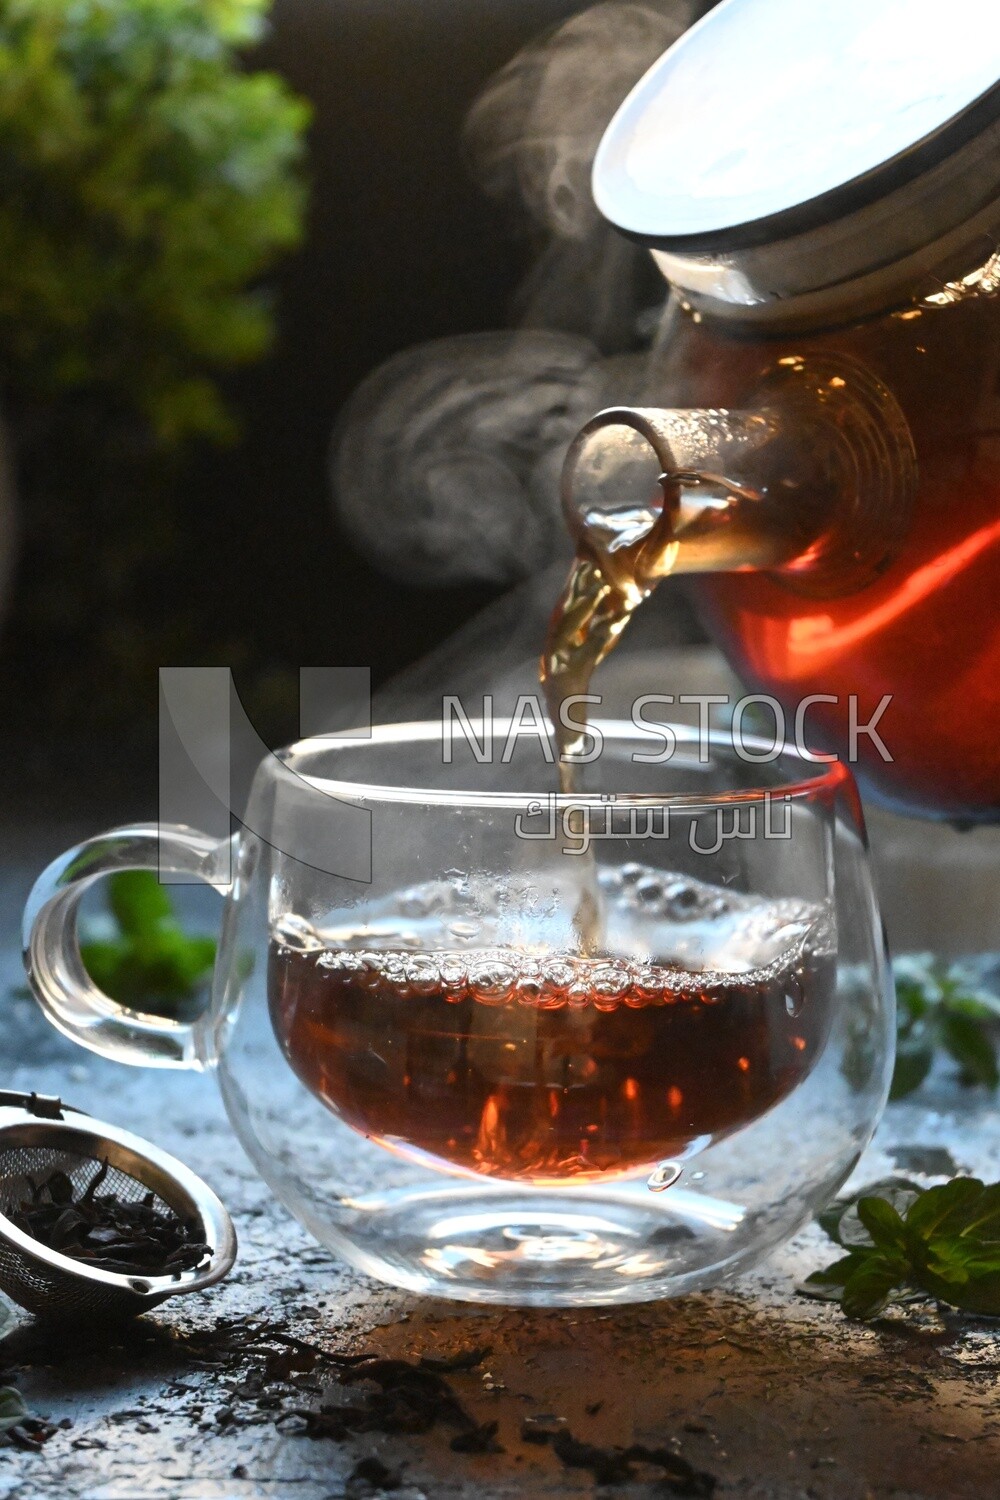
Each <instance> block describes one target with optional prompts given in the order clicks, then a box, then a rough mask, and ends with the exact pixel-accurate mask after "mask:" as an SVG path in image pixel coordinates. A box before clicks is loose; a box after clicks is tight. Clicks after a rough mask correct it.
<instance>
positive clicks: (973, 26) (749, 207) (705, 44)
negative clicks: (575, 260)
mask: <svg viewBox="0 0 1000 1500" xmlns="http://www.w3.org/2000/svg"><path fill="white" fill-rule="evenodd" d="M593 190H594V198H595V201H596V203H597V206H598V208H599V209H600V211H601V212H602V214H603V215H604V216H605V218H607V219H609V220H610V221H611V223H612V224H614V225H616V226H617V227H618V228H619V229H621V230H623V231H624V232H625V233H626V234H628V235H630V236H631V237H633V238H636V239H639V240H640V241H642V242H643V243H645V244H647V245H649V246H650V247H651V248H653V249H654V250H658V251H661V252H663V254H662V255H658V256H657V259H659V260H660V262H661V264H662V265H663V266H664V269H665V270H667V271H668V274H670V275H671V279H674V280H679V281H680V284H681V285H682V286H683V285H685V284H689V282H687V283H686V282H685V277H684V274H683V270H684V265H685V263H686V264H688V265H689V266H693V267H697V266H698V265H700V266H701V273H702V279H703V277H704V271H705V268H706V266H707V265H715V266H716V268H718V266H719V264H720V261H725V262H726V264H727V266H728V268H729V270H730V271H732V270H733V269H734V267H736V266H737V262H738V261H739V259H740V257H741V256H743V257H744V259H746V258H747V257H749V260H748V264H747V265H743V267H742V269H743V271H744V272H746V271H747V270H748V268H749V271H750V272H751V273H752V274H750V275H749V277H746V276H745V277H744V280H745V281H746V283H747V284H746V285H744V286H743V287H742V288H741V287H740V286H739V285H738V284H736V285H734V286H733V287H731V288H730V291H732V292H733V293H734V294H735V295H733V296H729V295H727V294H726V290H725V287H723V288H722V290H721V298H722V300H723V301H734V300H735V301H737V302H742V303H744V304H746V305H754V304H755V303H758V302H768V301H773V300H775V299H779V298H782V297H789V296H791V297H795V296H798V295H802V294H804V293H808V292H815V291H816V290H818V289H819V288H820V287H827V286H830V285H832V284H834V283H836V282H838V281H840V282H843V281H845V280H847V279H854V278H856V277H857V276H859V275H862V274H865V273H867V272H871V271H873V270H874V269H876V268H877V266H878V265H885V264H887V263H888V262H891V261H897V260H899V259H901V258H903V257H905V256H908V255H911V254H913V253H914V251H916V250H918V249H919V248H920V247H921V246H922V245H927V244H929V243H930V242H932V241H935V240H939V239H940V238H941V237H942V236H943V235H947V233H948V232H949V231H952V230H954V229H956V228H957V227H958V226H959V225H961V224H963V223H966V222H967V221H968V220H969V219H970V218H971V217H972V216H974V215H975V214H976V212H977V211H979V210H981V209H983V208H985V207H986V205H987V204H992V203H994V202H995V201H996V199H997V198H998V196H1000V25H998V23H997V12H996V0H948V3H947V4H946V5H942V4H941V0H812V3H808V4H804V3H803V0H723V3H722V4H721V5H718V6H717V7H716V8H715V9H714V10H712V11H711V12H709V14H708V15H707V16H706V17H705V18H704V19H703V20H702V21H700V22H699V23H698V24H697V25H696V26H694V27H692V28H691V30H690V31H688V32H686V33H685V34H684V35H683V36H682V37H681V38H680V40H679V41H677V42H676V43H675V44H674V45H673V46H672V47H671V48H670V49H669V51H667V52H666V53H664V55H663V56H662V57H661V58H660V59H659V60H658V61H657V62H656V63H654V65H653V67H652V68H651V69H650V70H649V72H648V73H646V75H645V77H644V78H642V79H641V80H640V82H639V83H638V84H637V85H636V87H635V88H634V89H633V90H632V92H631V94H629V96H628V98H627V99H626V100H625V102H624V103H623V104H622V106H621V107H620V109H619V110H618V112H617V113H616V115H615V116H614V118H613V120H612V121H611V124H610V125H609V126H608V128H607V130H606V132H605V134H604V137H603V139H602V141H601V144H600V147H599V149H598V152H597V156H596V159H595V162H594V174H593ZM886 205H889V208H888V211H886ZM880 206H881V210H882V211H881V212H880V211H879V209H880ZM873 210H874V212H873ZM901 218H902V219H903V220H904V221H905V222H904V223H900V222H899V220H900V219H901ZM832 225H837V226H838V229H837V231H836V234H835V235H831V233H830V227H831V226H832ZM810 235H814V236H815V235H818V239H816V240H815V241H814V242H813V243H812V244H806V243H805V241H807V240H808V239H809V237H810ZM794 242H800V243H798V244H795V243H794ZM779 244H780V245H781V246H783V247H784V248H783V252H782V254H783V255H784V258H785V259H786V260H787V259H789V255H788V252H789V250H791V252H792V253H791V256H790V260H791V262H792V264H790V265H789V266H787V267H786V270H785V272H784V273H783V271H782V268H781V260H782V255H778V256H775V255H774V254H772V255H770V256H767V255H765V256H763V257H762V256H761V254H760V253H759V252H760V250H761V248H762V247H777V246H778V245H779ZM817 258H818V264H814V265H813V266H812V269H811V270H809V269H807V267H806V265H805V264H803V263H802V262H803V260H805V261H808V260H810V259H812V260H813V261H814V262H815V261H817ZM762 261H763V262H764V263H766V264H767V265H768V267H769V269H768V270H767V273H766V274H764V275H763V276H762V275H761V274H760V273H761V268H762V267H761V263H762ZM679 270H680V272H681V274H680V275H678V271H679ZM694 279H695V282H696V283H697V282H698V279H699V278H698V275H697V274H696V275H695V277H694ZM723 280H725V278H723ZM730 280H732V277H730ZM689 281H690V278H689ZM736 281H737V283H738V282H739V278H738V277H737V278H736ZM758 283H759V284H758ZM810 283H812V284H810ZM700 289H701V290H706V288H704V287H702V288H700ZM694 290H695V291H697V290H699V287H698V285H697V284H696V285H695V287H694ZM709 295H711V291H709ZM716 295H720V291H719V289H718V288H716Z"/></svg>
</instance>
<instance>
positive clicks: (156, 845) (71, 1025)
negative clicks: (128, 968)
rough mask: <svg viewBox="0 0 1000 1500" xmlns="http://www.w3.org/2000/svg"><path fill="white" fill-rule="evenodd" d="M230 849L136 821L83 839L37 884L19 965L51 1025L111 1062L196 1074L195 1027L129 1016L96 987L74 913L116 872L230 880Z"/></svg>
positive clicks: (199, 1056) (171, 827)
mask: <svg viewBox="0 0 1000 1500" xmlns="http://www.w3.org/2000/svg"><path fill="white" fill-rule="evenodd" d="M228 867H229V846H228V844H225V843H223V844H220V843H219V842H218V841H217V840H215V839H210V838H209V837H208V836H207V835H206V834H203V833H196V832H195V831H194V829H191V828H182V827H180V826H178V825H177V824H169V823H168V824H156V823H137V824H132V825H131V826H129V827H126V828H116V829H113V830H112V831H111V832H110V833H103V834H99V835H98V837H97V838H92V839H87V841H86V842H85V843H83V844H78V845H77V846H76V848H75V849H70V850H69V851H68V853H66V854H63V855H61V856H60V858H59V859H57V860H55V861H53V863H52V864H51V865H49V867H48V869H46V870H44V871H43V872H42V874H41V875H40V876H39V877H38V879H37V880H36V881H35V885H34V888H33V889H32V892H31V895H30V896H29V897H28V904H27V906H26V907H25V912H24V928H23V937H24V965H25V968H26V969H27V971H28V978H29V979H30V981H31V986H32V989H33V990H34V992H35V995H36V997H37V999H38V1003H39V1004H40V1005H41V1007H42V1010H43V1011H44V1012H45V1014H46V1016H47V1017H48V1019H49V1020H50V1021H51V1022H52V1024H53V1026H55V1027H56V1029H57V1030H59V1031H61V1032H62V1033H63V1035H64V1036H68V1037H70V1038H71V1040H73V1041H74V1042H79V1043H80V1045H81V1046H83V1047H88V1048H89V1049H90V1050H91V1051H92V1052H99V1053H100V1054H101V1055H102V1056H103V1057H110V1058H113V1059H114V1060H115V1061H116V1062H125V1063H135V1064H138V1065H140V1066H146V1067H154V1068H201V1067H202V1066H203V1065H204V1060H205V1059H204V1049H203V1048H202V1047H201V1045H200V1032H199V1022H197V1021H195V1022H193V1023H189V1022H185V1021H171V1020H167V1019H165V1018H164V1017H162V1016H153V1015H148V1014H146V1013H145V1012H143V1011H136V1010H129V1009H127V1008H126V1007H125V1006H123V1005H119V1004H118V1003H117V1002H116V1001H114V1000H112V999H110V998H109V997H108V996H107V995H105V994H104V993H103V992H102V991H101V990H99V989H98V988H97V986H96V985H95V984H94V982H93V980H92V979H91V978H90V976H89V974H88V973H87V970H86V969H85V967H84V964H83V959H82V957H81V956H80V941H79V936H78V933H77V910H78V908H79V905H80V901H81V899H82V897H83V895H84V894H85V892H86V891H87V890H88V888H89V887H90V886H92V885H93V884H94V882H95V881H97V880H101V879H103V878H104V877H105V876H106V875H112V874H114V873H115V872H116V871H118V870H156V871H158V872H159V873H161V874H169V875H182V876H186V877H188V879H195V880H204V881H205V882H206V883H207V884H210V885H214V886H216V887H218V886H220V885H223V884H225V882H226V881H227V879H228V875H227V873H226V872H227V871H228Z"/></svg>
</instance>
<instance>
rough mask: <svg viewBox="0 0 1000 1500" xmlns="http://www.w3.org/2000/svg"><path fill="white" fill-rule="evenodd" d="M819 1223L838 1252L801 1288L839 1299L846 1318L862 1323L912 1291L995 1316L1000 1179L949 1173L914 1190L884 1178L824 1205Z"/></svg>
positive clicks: (999, 1282)
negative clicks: (840, 1252)
mask: <svg viewBox="0 0 1000 1500" xmlns="http://www.w3.org/2000/svg"><path fill="white" fill-rule="evenodd" d="M819 1222H820V1224H821V1225H822V1227H823V1228H824V1229H825V1230H826V1233H827V1234H828V1235H829V1236H830V1238H831V1239H832V1240H833V1241H834V1242H835V1243H836V1244H838V1245H840V1247H841V1248H842V1249H843V1250H845V1251H846V1254H845V1255H844V1256H843V1257H842V1258H841V1259H840V1260H838V1261H835V1262H834V1264H833V1265H831V1266H827V1268H826V1269H825V1270H823V1271H814V1272H813V1274H812V1275H811V1276H810V1277H809V1278H808V1279H807V1281H806V1282H805V1283H804V1285H803V1286H802V1290H803V1291H804V1292H805V1293H806V1294H807V1295H809V1296H814V1297H821V1298H824V1299H827V1300H831V1301H835V1302H839V1304H840V1306H841V1308H842V1309H843V1311H844V1313H845V1314H846V1315H847V1316H848V1317H849V1318H856V1319H860V1320H862V1321H868V1320H870V1319H872V1318H876V1317H878V1315H879V1314H880V1313H881V1312H882V1311H883V1310H884V1309H885V1308H886V1307H887V1306H888V1305H889V1303H891V1302H905V1301H907V1300H912V1299H913V1298H914V1297H919V1296H924V1297H931V1298H934V1299H935V1300H936V1301H938V1302H942V1303H945V1304H946V1305H947V1306H949V1307H957V1308H959V1309H960V1310H961V1311H963V1312H968V1313H978V1314H980V1315H989V1316H1000V1182H998V1183H992V1184H990V1185H988V1186H987V1185H985V1184H984V1183H982V1182H980V1181H979V1179H978V1178H975V1177H955V1178H952V1180H951V1181H950V1182H946V1183H943V1184H941V1186H939V1187H932V1188H920V1187H918V1186H917V1185H916V1184H915V1183H912V1182H907V1181H905V1180H903V1179H898V1178H890V1179H888V1180H887V1181H885V1182H882V1183H875V1184H874V1185H873V1186H872V1187H871V1188H868V1189H866V1190H865V1192H864V1193H862V1194H860V1195H858V1196H857V1197H855V1198H851V1199H847V1200H840V1201H838V1202H837V1203H835V1204H833V1205H831V1207H830V1208H829V1209H827V1210H826V1212H825V1213H824V1214H822V1215H821V1216H820V1220H819Z"/></svg>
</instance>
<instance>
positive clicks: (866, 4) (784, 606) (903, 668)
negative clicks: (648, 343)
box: [564, 0, 1000, 822]
mask: <svg viewBox="0 0 1000 1500" xmlns="http://www.w3.org/2000/svg"><path fill="white" fill-rule="evenodd" d="M921 10H922V7H916V8H915V7H914V6H913V5H912V3H911V0H875V3H872V0H844V3H842V4H839V5H837V6H822V7H817V6H802V5H801V4H800V3H799V0H752V3H751V0H725V3H724V4H722V5H720V6H718V7H717V8H716V9H715V10H714V11H712V12H711V13H710V14H709V15H708V16H707V17H706V18H705V19H704V20H703V21H702V22H701V23H700V24H699V25H697V26H695V27H694V28H693V29H692V30H691V31H689V32H688V33H686V34H685V35H684V36H683V37H682V38H681V39H680V41H679V42H677V43H676V44H675V45H674V46H673V47H672V48H671V49H670V50H669V51H668V52H667V53H666V54H664V56H663V57H661V58H660V60H659V61H658V62H657V63H656V64H655V65H654V66H653V68H652V69H651V70H650V71H649V72H648V73H647V74H646V76H645V77H644V78H643V79H642V80H641V81H640V83H639V84H638V85H637V86H636V88H635V89H634V90H633V92H632V94H631V95H630V96H629V97H628V99H627V100H626V101H625V103H624V104H623V105H622V106H621V108H620V110H619V111H618V113H617V115H616V116H615V118H614V119H613V120H612V122H611V124H610V126H609V127H608V129H607V131H606V133H605V136H604V139H603V141H602V143H601V146H600V148H599V151H598V154H597V157H596V161H595V166H594V193H595V198H596V201H597V204H598V207H599V208H600V210H601V211H602V213H603V214H604V215H605V217H606V218H607V219H609V220H610V221H611V222H612V223H613V224H614V225H616V226H617V227H618V228H619V229H621V230H622V231H623V232H624V233H626V234H627V235H629V236H630V237H632V238H634V239H637V240H639V241H640V242H642V243H644V244H646V245H647V246H649V248H650V249H651V251H652V254H653V256H654V258H655V260H656V261H657V263H658V265H659V266H660V268H661V269H662V271H663V273H664V275H665V276H666V277H667V279H668V281H669V282H670V284H671V286H672V288H673V292H674V295H673V296H672V298H671V300H670V303H669V306H668V310H667V313H666V316H665V320H664V323H663V326H662V328H661V331H660V334H659V336H658V339H657V341H656V344H655V346H654V348H653V350H652V353H651V358H650V360H649V363H648V366H647V369H646V373H645V377H644V382H643V388H642V390H641V391H640V392H639V393H638V397H637V398H636V395H635V393H634V392H630V393H629V395H630V398H631V399H636V405H634V406H627V407H617V408H614V409H611V410H608V411H604V412H601V413H599V414H598V415H597V416H596V417H595V418H593V419H592V421H591V422H589V423H588V424H587V426H586V427H585V428H584V429H583V431H582V432H581V433H580V434H579V436H578V437H577V439H576V440H575V442H574V444H573V445H572V447H571V449H570V452H569V455H568V459H567V464H566V469H565V473H564V505H565V508H566V512H567V518H568V521H569V524H570V527H571V529H572V530H573V531H574V533H575V534H576V536H577V538H578V540H579V542H580V545H581V547H582V548H583V549H585V550H586V549H588V548H589V550H590V552H591V554H592V556H593V557H595V558H596V559H597V561H598V563H599V564H601V565H603V566H604V568H605V570H606V572H607V573H608V574H609V575H612V576H613V575H614V573H615V570H616V569H618V570H619V571H620V570H621V568H622V567H623V563H625V562H627V564H628V567H629V569H630V580H629V581H630V582H631V583H632V584H638V586H639V588H640V589H641V590H642V591H645V592H648V590H649V589H650V588H651V587H652V586H653V585H654V584H655V582H656V581H657V580H658V579H659V578H661V577H663V576H665V575H666V574H667V573H678V574H690V575H694V577H693V579H692V587H693V589H694V591H695V593H696V595H697V599H698V601H699V604H700V607H701V610H702V613H703V616H704V618H705V620H706V623H707V625H708V627H709V629H710V630H711V631H712V633H713V634H714V635H716V636H717V638H718V640H719V643H720V645H721V646H722V648H723V650H724V651H725V652H726V654H727V656H728V657H729V659H730V661H731V663H732V665H733V666H734V668H735V669H736V671H737V672H738V673H739V675H740V676H741V678H742V679H743V680H744V681H746V682H747V683H748V684H750V685H752V687H753V688H754V689H756V690H760V691H762V692H765V693H767V694H769V695H771V696H772V697H773V698H774V699H776V700H777V702H778V703H779V704H780V706H781V710H782V711H783V712H784V714H785V716H786V724H787V726H788V729H789V731H790V729H791V724H792V720H793V716H795V717H796V722H797V724H798V725H799V726H802V725H803V724H804V725H805V726H806V735H807V738H810V737H811V740H812V743H813V744H814V746H815V747H816V748H817V749H819V748H821V747H822V748H824V749H826V750H827V751H836V752H837V753H839V754H840V755H841V756H842V757H844V758H850V759H851V760H852V761H853V762H854V769H855V772H856V774H857V775H858V778H859V780H860V781H861V783H862V786H863V788H864V789H865V790H867V791H870V792H873V793H874V794H876V795H877V796H878V797H879V798H880V800H882V801H884V802H887V803H888V804H889V805H892V806H895V807H896V808H898V809H899V810H902V811H910V812H916V813H919V814H923V815H931V816H937V817H944V818H948V819H951V820H953V821H956V822H976V821H990V820H995V819H996V817H997V814H998V811H1000V756H998V755H997V753H996V750H995V740H996V732H997V730H998V729H1000V617H998V615H997V611H996V607H995V599H996V597H997V592H998V589H1000V295H998V293H1000V250H998V246H1000V83H998V81H997V80H998V79H1000V28H998V27H997V26H996V21H995V12H993V13H991V12H990V11H989V10H988V9H987V7H986V5H984V4H982V3H980V0H959V3H958V4H957V6H951V7H949V11H948V15H947V20H946V21H944V20H942V21H941V23H940V24H939V25H937V26H936V27H935V28H934V29H933V30H930V29H928V28H927V27H926V26H923V25H920V24H918V22H919V15H918V14H916V12H917V11H921ZM956 11H957V14H956ZM936 19H937V18H936ZM972 37H974V38H975V44H974V45H972V43H971V42H970V38H972ZM663 403H668V404H667V405H664V404H663ZM657 484H659V489H658V488H657ZM651 495H653V496H656V499H655V500H654V501H653V502H652V503H651V502H650V498H649V497H650V496H651ZM637 501H638V502H639V504H640V511H639V514H640V515H642V514H645V516H646V518H647V519H646V524H645V528H644V529H643V528H641V527H640V533H641V534H640V537H639V542H638V543H636V541H635V538H636V534H637V533H636V503H637ZM616 515H619V516H621V517H626V518H627V520H626V521H625V522H623V525H624V531H623V530H622V528H619V527H616V526H615V525H614V524H611V523H613V522H614V519H615V517H616ZM623 539H624V540H623ZM625 541H627V545H625V544H624V542H625ZM867 725H871V726H872V727H873V728H877V731H878V733H877V734H871V733H866V732H865V730H864V726H867ZM859 727H860V732H859ZM887 756H889V757H891V759H889V758H887Z"/></svg>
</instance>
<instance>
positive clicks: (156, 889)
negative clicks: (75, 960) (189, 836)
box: [80, 870, 215, 1015]
mask: <svg viewBox="0 0 1000 1500" xmlns="http://www.w3.org/2000/svg"><path fill="white" fill-rule="evenodd" d="M108 910H109V914H110V916H111V919H112V923H113V931H112V933H111V934H110V935H109V936H107V937H105V936H100V937H98V936H96V935H92V936H91V937H90V938H89V939H88V940H87V941H85V942H83V943H81V945H80V952H81V954H82V956H83V962H84V965H85V967H86V969H87V972H88V974H89V975H90V977H91V979H92V980H93V981H94V983H95V984H96V985H97V986H98V988H99V989H101V990H103V991H104V993H105V994H106V995H110V996H111V998H112V1000H117V1001H118V1002H119V1004H121V1005H127V1006H129V1007H130V1008H132V1009H134V1010H155V1011H159V1012H163V1013H165V1014H168V1015H173V1014H176V1013H177V1012H178V1011H179V1010H180V1009H182V1008H183V1005H184V1002H190V1001H191V1000H192V999H194V998H196V997H197V995H198V992H199V990H200V988H201V986H202V985H203V984H204V982H205V980H206V979H207V978H208V976H209V974H210V973H211V970H212V965H213V964H214V962H215V939H214V938H211V937H205V936H202V935H200V934H193V933H188V932H186V931H185V930H184V928H183V927H182V926H181V924H180V922H179V921H178V920H177V916H176V913H175V911H174V906H173V902H172V901H171V899H170V896H169V895H168V893H167V889H166V887H165V886H162V885H161V884H160V882H159V881H158V880H157V878H156V875H155V874H154V873H153V872H152V871H151V870H122V871H121V872H120V873H119V874H117V875H113V876H112V877H111V879H110V881H109V882H108Z"/></svg>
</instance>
